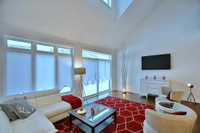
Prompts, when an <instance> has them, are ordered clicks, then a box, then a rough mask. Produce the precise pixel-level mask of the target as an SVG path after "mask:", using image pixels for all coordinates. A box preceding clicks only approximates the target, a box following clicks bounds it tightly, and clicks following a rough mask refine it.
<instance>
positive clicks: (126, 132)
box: [54, 96, 154, 133]
mask: <svg viewBox="0 0 200 133" xmlns="http://www.w3.org/2000/svg"><path fill="white" fill-rule="evenodd" d="M96 103H100V104H103V105H106V106H109V107H112V108H115V109H117V128H115V126H114V123H112V124H110V125H109V126H108V127H106V128H105V129H104V130H103V131H102V133H116V132H117V133H143V130H142V127H143V121H144V119H145V115H144V110H145V109H147V108H148V109H154V107H152V106H149V105H145V104H141V103H136V102H133V101H128V100H123V99H120V98H114V97H110V96H107V97H106V98H103V99H100V100H98V101H96ZM54 126H55V127H56V129H58V130H64V131H65V132H66V133H67V132H70V129H69V118H66V119H64V120H61V121H59V122H57V123H54ZM71 132H72V133H83V131H82V130H80V129H79V128H78V127H76V126H74V125H73V126H72V131H71Z"/></svg>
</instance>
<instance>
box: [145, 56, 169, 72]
mask: <svg viewBox="0 0 200 133" xmlns="http://www.w3.org/2000/svg"><path fill="white" fill-rule="evenodd" d="M170 60H171V59H170V54H162V55H151V56H142V70H169V69H171V61H170Z"/></svg>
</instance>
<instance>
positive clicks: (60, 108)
mask: <svg viewBox="0 0 200 133" xmlns="http://www.w3.org/2000/svg"><path fill="white" fill-rule="evenodd" d="M71 109H72V107H71V105H70V104H69V103H67V102H64V101H61V102H58V103H55V104H52V105H48V106H44V107H40V108H38V110H39V111H40V112H41V113H42V114H44V115H45V116H46V117H47V118H51V117H54V116H56V115H59V114H62V113H64V112H67V111H69V110H71Z"/></svg>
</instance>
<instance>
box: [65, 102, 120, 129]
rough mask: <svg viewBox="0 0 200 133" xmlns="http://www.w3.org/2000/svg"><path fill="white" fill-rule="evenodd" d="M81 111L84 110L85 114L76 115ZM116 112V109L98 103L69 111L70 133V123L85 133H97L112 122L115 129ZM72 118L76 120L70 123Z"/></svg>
mask: <svg viewBox="0 0 200 133" xmlns="http://www.w3.org/2000/svg"><path fill="white" fill-rule="evenodd" d="M91 108H92V109H91ZM81 109H83V110H85V111H86V113H85V114H78V113H77V112H79V111H80V110H81ZM92 110H93V111H92ZM116 112H117V110H116V109H113V108H111V107H107V106H104V105H102V104H98V103H91V104H87V105H85V106H83V107H80V108H78V109H74V110H71V111H69V114H70V131H71V130H72V123H73V124H74V125H76V126H77V127H79V128H80V129H81V130H83V131H84V132H86V133H90V132H91V133H99V132H100V131H102V130H103V129H104V128H106V127H107V126H108V125H109V124H111V123H112V122H113V121H114V122H115V128H116V124H117V123H116V122H117V116H116ZM112 115H114V119H113V118H112V117H111V116H112ZM73 117H74V118H76V119H75V120H73V121H72V118H73Z"/></svg>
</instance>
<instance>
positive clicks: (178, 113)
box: [169, 111, 187, 115]
mask: <svg viewBox="0 0 200 133" xmlns="http://www.w3.org/2000/svg"><path fill="white" fill-rule="evenodd" d="M169 114H170V115H186V114H187V112H185V111H177V112H173V113H169Z"/></svg>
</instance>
